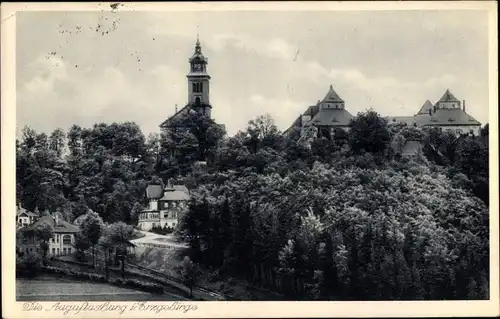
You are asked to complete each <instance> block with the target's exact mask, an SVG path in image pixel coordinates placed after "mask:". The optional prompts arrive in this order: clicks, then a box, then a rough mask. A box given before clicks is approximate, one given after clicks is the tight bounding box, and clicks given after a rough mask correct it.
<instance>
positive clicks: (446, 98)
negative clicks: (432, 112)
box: [438, 90, 460, 103]
mask: <svg viewBox="0 0 500 319" xmlns="http://www.w3.org/2000/svg"><path fill="white" fill-rule="evenodd" d="M439 102H460V101H459V100H458V99H457V98H456V97H455V96H454V95H453V94H451V92H450V90H446V92H444V94H443V96H442V97H441V98H440V99H439V101H438V103H439Z"/></svg>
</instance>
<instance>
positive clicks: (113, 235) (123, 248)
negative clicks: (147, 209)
mask: <svg viewBox="0 0 500 319" xmlns="http://www.w3.org/2000/svg"><path fill="white" fill-rule="evenodd" d="M106 236H108V238H107V239H106V240H107V241H109V242H111V243H112V245H113V246H114V247H116V254H117V256H116V257H117V258H119V260H120V261H121V266H122V267H121V268H122V277H125V262H126V259H127V248H128V247H129V245H130V242H129V240H130V239H131V238H132V237H133V236H134V228H133V227H132V226H130V225H127V224H125V223H124V222H117V223H114V224H111V225H109V226H108V228H107V232H106ZM101 244H103V242H101Z"/></svg>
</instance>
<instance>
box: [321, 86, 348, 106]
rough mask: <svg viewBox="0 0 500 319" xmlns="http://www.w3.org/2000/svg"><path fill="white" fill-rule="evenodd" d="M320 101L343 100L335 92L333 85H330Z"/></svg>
mask: <svg viewBox="0 0 500 319" xmlns="http://www.w3.org/2000/svg"><path fill="white" fill-rule="evenodd" d="M322 102H344V100H342V99H341V98H340V96H339V95H338V94H337V92H335V90H334V89H333V86H332V85H330V90H328V93H327V94H326V96H325V98H324V99H323V101H322Z"/></svg>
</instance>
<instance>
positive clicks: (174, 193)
mask: <svg viewBox="0 0 500 319" xmlns="http://www.w3.org/2000/svg"><path fill="white" fill-rule="evenodd" d="M146 197H147V199H148V201H149V204H148V208H147V209H145V210H143V211H142V212H141V213H140V214H139V222H138V225H137V227H138V228H139V229H140V230H145V231H148V230H151V229H152V228H153V227H162V228H164V227H170V228H175V227H177V225H178V224H179V220H180V218H181V217H182V214H183V213H184V211H185V209H186V208H187V201H188V200H189V190H188V189H187V187H186V186H184V185H173V184H172V183H171V181H170V180H169V181H168V183H167V185H166V186H163V185H162V184H151V185H148V187H147V188H146Z"/></svg>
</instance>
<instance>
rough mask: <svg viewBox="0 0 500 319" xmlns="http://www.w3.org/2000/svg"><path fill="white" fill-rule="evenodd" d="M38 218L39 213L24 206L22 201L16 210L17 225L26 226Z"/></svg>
mask: <svg viewBox="0 0 500 319" xmlns="http://www.w3.org/2000/svg"><path fill="white" fill-rule="evenodd" d="M37 219H38V214H35V213H32V212H30V211H29V210H27V209H25V208H23V207H22V206H21V203H19V204H18V206H17V212H16V225H17V227H18V228H19V227H26V226H28V225H30V224H33V223H34V222H35V221H36V220H37Z"/></svg>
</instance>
